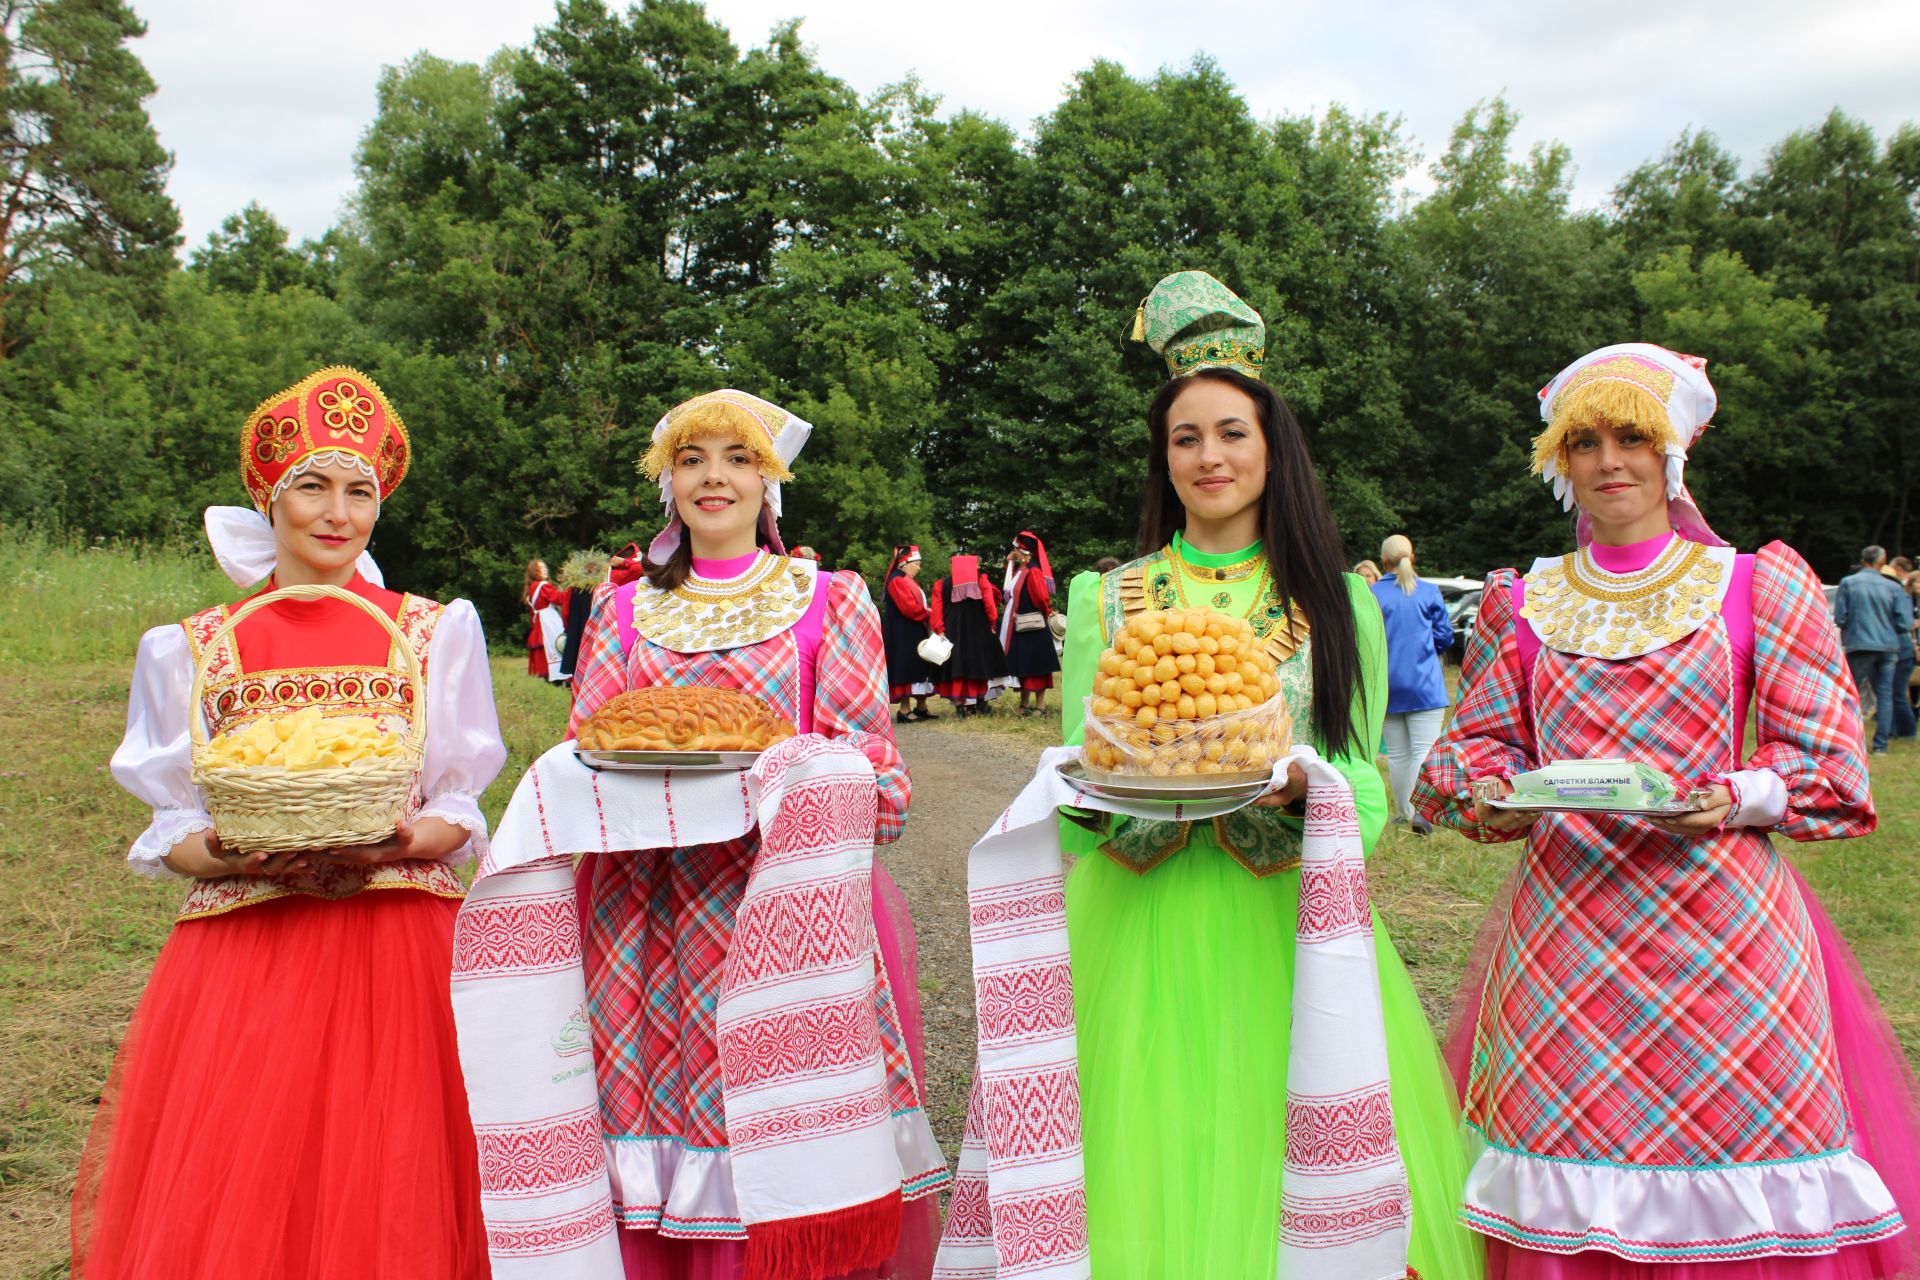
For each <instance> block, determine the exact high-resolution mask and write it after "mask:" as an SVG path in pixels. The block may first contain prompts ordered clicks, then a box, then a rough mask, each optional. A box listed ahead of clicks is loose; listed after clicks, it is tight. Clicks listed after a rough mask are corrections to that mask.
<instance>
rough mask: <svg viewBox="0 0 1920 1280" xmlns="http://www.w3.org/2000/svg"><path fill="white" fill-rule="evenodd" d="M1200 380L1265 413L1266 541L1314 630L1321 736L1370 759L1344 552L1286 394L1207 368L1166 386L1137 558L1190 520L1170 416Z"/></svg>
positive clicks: (1271, 560) (1153, 434)
mask: <svg viewBox="0 0 1920 1280" xmlns="http://www.w3.org/2000/svg"><path fill="white" fill-rule="evenodd" d="M1195 378H1213V379H1215V380H1217V381H1220V382H1224V383H1226V384H1227V385H1228V386H1230V387H1234V388H1237V389H1238V390H1240V391H1243V392H1245V393H1246V394H1247V396H1248V397H1249V398H1250V399H1252V401H1253V405H1254V409H1255V410H1256V412H1257V413H1258V415H1259V418H1260V431H1261V434H1262V435H1264V436H1265V437H1266V442H1267V459H1268V461H1269V462H1270V463H1271V466H1270V467H1269V468H1268V470H1267V487H1266V491H1265V492H1264V493H1263V494H1262V495H1261V498H1260V537H1261V539H1262V540H1263V542H1264V543H1265V547H1266V556H1267V566H1268V570H1269V572H1271V573H1272V575H1273V586H1274V590H1275V591H1276V592H1278V593H1279V596H1280V598H1281V599H1282V600H1289V601H1298V602H1299V604H1300V608H1301V609H1302V610H1303V611H1304V612H1305V613H1306V615H1307V625H1308V626H1310V627H1312V628H1313V650H1312V652H1313V658H1312V662H1313V725H1312V730H1313V736H1314V739H1315V740H1316V741H1317V742H1318V743H1319V747H1320V750H1321V751H1322V752H1323V753H1324V754H1326V755H1327V756H1330V757H1331V756H1341V755H1346V754H1347V753H1348V752H1349V751H1357V750H1360V749H1363V748H1364V749H1365V750H1366V751H1367V753H1368V754H1369V755H1371V754H1372V750H1373V744H1371V743H1365V742H1361V741H1360V737H1361V735H1362V734H1363V733H1364V732H1365V730H1364V728H1362V727H1361V726H1360V725H1357V724H1355V723H1354V720H1355V715H1354V703H1355V698H1354V695H1355V693H1356V692H1357V693H1358V694H1359V695H1360V697H1359V702H1360V707H1361V712H1362V716H1363V718H1364V713H1365V710H1366V688H1365V686H1364V685H1363V684H1362V682H1361V679H1360V643H1359V637H1358V635H1357V633H1356V631H1355V628H1354V620H1353V601H1352V599H1351V598H1350V596H1349V595H1348V591H1347V582H1346V574H1345V571H1344V567H1343V566H1345V564H1346V548H1345V547H1344V545H1343V544H1342V543H1341V540H1340V530H1339V528H1338V526H1336V525H1335V524H1334V520H1333V511H1332V509H1331V508H1329V507H1328V506H1327V497H1326V494H1325V493H1323V492H1322V491H1321V489H1320V478H1319V476H1318V475H1317V474H1316V473H1315V472H1314V469H1313V453H1312V451H1311V450H1310V449H1308V447H1307V436H1306V433H1305V432H1304V431H1302V430H1301V429H1300V423H1299V422H1298V421H1297V420H1296V419H1295V418H1294V416H1293V410H1291V409H1289V408H1288V407H1287V402H1286V401H1284V400H1282V399H1281V398H1280V396H1279V393H1278V392H1276V391H1274V389H1273V388H1272V387H1269V386H1268V385H1267V384H1266V383H1264V382H1259V381H1256V380H1254V379H1253V378H1249V377H1247V376H1246V375H1245V374H1241V373H1235V372H1233V371H1232V370H1230V369H1202V370H1200V371H1199V372H1198V373H1193V374H1189V375H1188V376H1187V377H1184V378H1176V379H1175V380H1173V381H1172V382H1169V383H1167V384H1166V385H1165V386H1164V387H1161V388H1160V391H1159V393H1158V394H1157V395H1155V396H1154V398H1153V403H1152V404H1151V405H1150V406H1148V408H1147V433H1148V439H1149V443H1148V446H1147V491H1146V496H1145V499H1144V500H1143V501H1142V503H1141V507H1140V541H1139V544H1138V547H1137V550H1136V553H1135V554H1137V555H1143V556H1144V555H1151V554H1152V553H1154V552H1156V551H1158V550H1160V549H1161V548H1162V547H1164V546H1166V545H1167V543H1168V542H1170V541H1172V539H1173V535H1174V533H1175V532H1177V531H1179V530H1181V529H1183V528H1185V526H1186V523H1187V508H1186V506H1185V504H1183V503H1182V502H1181V501H1180V494H1179V491H1178V490H1176V489H1175V488H1174V485H1173V476H1172V475H1171V474H1170V473H1169V472H1168V470H1167V414H1168V412H1169V411H1170V410H1171V409H1172V407H1173V402H1174V399H1175V397H1177V396H1178V395H1179V394H1180V392H1181V391H1183V390H1185V389H1186V388H1187V387H1188V386H1191V385H1192V383H1193V379H1195Z"/></svg>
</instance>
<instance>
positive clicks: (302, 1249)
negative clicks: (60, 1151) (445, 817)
mask: <svg viewBox="0 0 1920 1280" xmlns="http://www.w3.org/2000/svg"><path fill="white" fill-rule="evenodd" d="M457 905H458V904H457V903H455V902H453V901H450V900H448V899H445V898H439V897H435V896H433V895H430V894H426V893H418V892H399V893H360V894H356V895H354V896H353V897H351V898H348V899H345V900H343V901H339V902H328V901H325V900H321V899H314V898H302V897H289V898H284V899H280V900H278V901H272V902H264V903H260V904H258V905H255V906H251V907H248V908H246V909H245V910H238V911H234V912H231V913H229V914H227V915H223V916H221V917H218V918H217V919H215V920H209V921H190V922H187V923H184V924H182V925H180V926H179V927H178V928H176V929H175V930H174V933H173V936H172V937H171V938H170V939H169V940H168V942H167V945H166V948H165V949H164V950H163V951H162V952H161V955H160V960H159V962H158V964H156V965H155V967H154V972H153V977H152V979H151V980H150V982H149V983H148V988H147V995H146V998H145V999H144V1000H142V1002H141V1005H140V1009H139V1012H138V1013H137V1014H136V1016H135V1018H134V1021H133V1025H132V1027H131V1028H130V1029H129V1031H128V1035H127V1040H126V1043H125V1044H124V1045H123V1046H122V1047H121V1053H120V1058H119V1067H118V1069H117V1070H116V1071H115V1073H114V1075H113V1077H112V1079H111V1081H110V1082H109V1084H108V1087H107V1090H106V1092H105V1094H104V1095H103V1097H102V1099H101V1104H100V1105H101V1110H100V1119H99V1120H98V1121H97V1123H96V1124H95V1127H94V1131H93V1136H92V1138H91V1140H90V1141H89V1142H88V1144H87V1152H86V1156H85V1157H84V1159H83V1161H82V1163H81V1170H80V1179H79V1192H78V1195H77V1196H76V1198H75V1205H74V1219H73V1240H74V1259H75V1262H74V1271H73V1274H74V1275H75V1276H77V1277H88V1278H89V1280H214V1278H215V1277H221V1276H276V1277H284V1278H285V1280H331V1278H332V1277H340V1276H355V1277H368V1278H370V1280H478V1278H480V1277H484V1276H486V1275H487V1274H488V1267H487V1256H486V1237H485V1234H484V1232H483V1231H482V1229H481V1223H480V1175H479V1169H480V1166H479V1160H478V1157H477V1155H476V1153H475V1150H474V1140H473V1129H472V1126H471V1125H470V1124H469V1123H468V1121H467V1099H466V1087H465V1084H464V1083H463V1081H462V1079H461V1075H460V1063H459V1058H458V1055H457V1053H456V1050H455V1044H454V1035H453V1018H452V1014H451V1011H450V1009H449V1006H448V1003H447V996H446V991H447V980H448V977H449V971H450V966H451V959H450V958H451V956H452V954H453V920H454V913H455V910H456V908H457ZM396 972H407V973H410V974H426V975H437V977H438V982H437V983H436V982H434V981H432V980H431V979H430V978H429V980H427V981H395V980H394V977H393V975H394V974H395V973H396ZM263 987H271V988H273V992H272V995H271V997H270V998H262V993H261V988H263ZM209 1206H215V1207H217V1212H209V1211H208V1209H209Z"/></svg>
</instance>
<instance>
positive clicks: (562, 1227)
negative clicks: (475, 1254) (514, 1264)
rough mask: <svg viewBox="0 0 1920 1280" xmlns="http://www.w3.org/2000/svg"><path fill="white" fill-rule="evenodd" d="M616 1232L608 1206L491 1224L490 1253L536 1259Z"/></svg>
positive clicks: (488, 1230)
mask: <svg viewBox="0 0 1920 1280" xmlns="http://www.w3.org/2000/svg"><path fill="white" fill-rule="evenodd" d="M614 1229H615V1228H614V1225H613V1213H612V1210H610V1209H609V1208H608V1206H607V1205H606V1204H605V1203H600V1204H593V1205H588V1206H587V1207H586V1208H584V1209H576V1210H574V1211H573V1212H572V1213H564V1214H556V1215H555V1216H553V1217H551V1218H538V1219H535V1220H532V1221H528V1222H512V1223H507V1222H494V1223H489V1224H488V1226H487V1252H488V1253H490V1254H492V1255H493V1256H494V1257H496V1258H536V1257H541V1256H544V1255H547V1254H556V1253H565V1252H567V1251H569V1250H572V1249H578V1248H580V1247H581V1246H582V1245H584V1244H587V1243H589V1242H591V1241H594V1240H597V1239H599V1238H600V1237H601V1236H604V1235H606V1234H607V1233H608V1232H610V1231H612V1230H614Z"/></svg>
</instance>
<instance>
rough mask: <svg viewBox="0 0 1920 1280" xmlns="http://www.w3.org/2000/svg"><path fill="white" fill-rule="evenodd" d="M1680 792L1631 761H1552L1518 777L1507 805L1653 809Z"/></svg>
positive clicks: (1665, 778)
mask: <svg viewBox="0 0 1920 1280" xmlns="http://www.w3.org/2000/svg"><path fill="white" fill-rule="evenodd" d="M1679 796H1680V789H1679V788H1678V787H1676V786H1674V784H1673V779H1671V778H1669V777H1668V776H1667V775H1666V774H1664V773H1662V772H1661V771H1660V770H1658V769H1656V768H1654V767H1653V766H1652V765H1650V764H1642V763H1640V762H1639V761H1634V760H1556V761H1555V762H1554V763H1552V764H1550V765H1547V766H1546V767H1545V768H1542V769H1535V770H1533V771H1531V772H1530V773H1522V774H1518V775H1516V776H1515V777H1514V779H1513V794H1512V795H1510V796H1508V797H1507V799H1508V800H1509V801H1514V802H1518V803H1523V804H1552V805H1555V806H1558V807H1561V808H1567V809H1600V810H1606V809H1657V808H1661V807H1663V806H1666V805H1670V804H1673V803H1674V802H1675V801H1676V800H1677V799H1679Z"/></svg>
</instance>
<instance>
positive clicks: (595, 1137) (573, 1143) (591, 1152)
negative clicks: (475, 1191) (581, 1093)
mask: <svg viewBox="0 0 1920 1280" xmlns="http://www.w3.org/2000/svg"><path fill="white" fill-rule="evenodd" d="M474 1138H475V1139H476V1140H477V1141H478V1142H479V1145H480V1189H481V1190H482V1191H483V1192H485V1193H486V1194H487V1195H490V1196H515V1195H545V1194H547V1193H549V1192H552V1191H558V1190H562V1189H564V1188H566V1187H570V1186H580V1185H583V1184H585V1183H587V1182H590V1181H592V1180H593V1179H594V1178H596V1177H598V1176H599V1175H600V1171H601V1170H602V1169H603V1168H604V1167H605V1166H604V1163H603V1161H604V1153H603V1151H602V1149H601V1145H600V1117H599V1116H598V1115H596V1114H594V1113H593V1112H591V1111H582V1112H579V1113H577V1114H574V1115H569V1116H555V1117H553V1118H552V1119H549V1120H543V1121H540V1122H538V1123H535V1124H523V1125H491V1126H479V1125H476V1126H475V1127H474Z"/></svg>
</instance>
